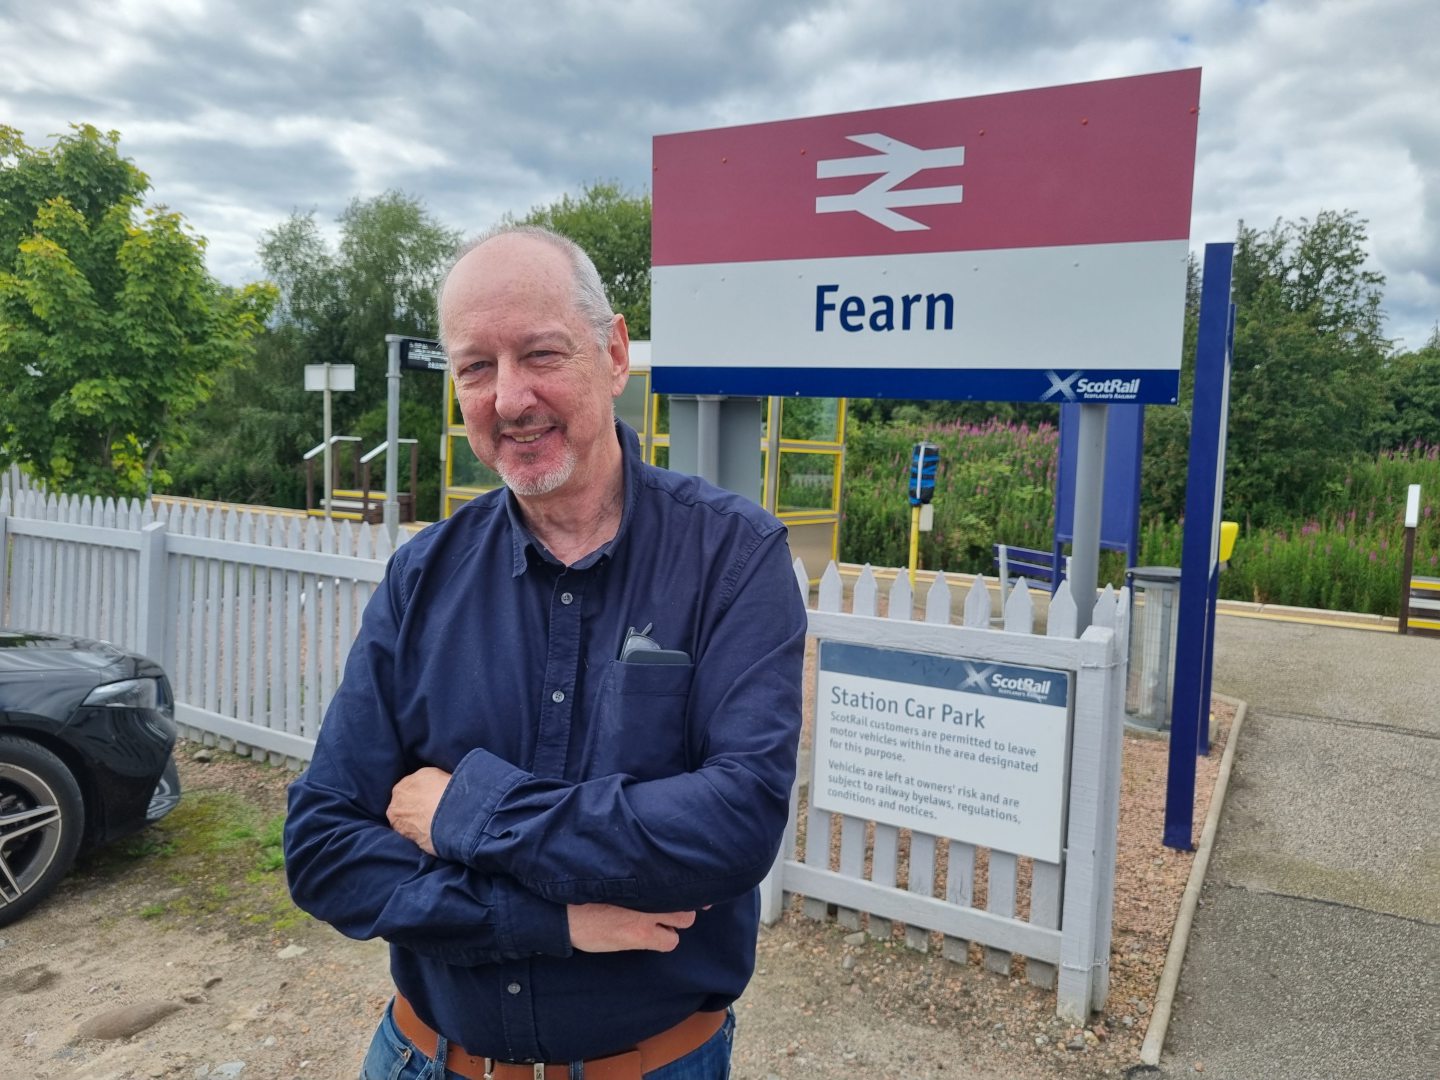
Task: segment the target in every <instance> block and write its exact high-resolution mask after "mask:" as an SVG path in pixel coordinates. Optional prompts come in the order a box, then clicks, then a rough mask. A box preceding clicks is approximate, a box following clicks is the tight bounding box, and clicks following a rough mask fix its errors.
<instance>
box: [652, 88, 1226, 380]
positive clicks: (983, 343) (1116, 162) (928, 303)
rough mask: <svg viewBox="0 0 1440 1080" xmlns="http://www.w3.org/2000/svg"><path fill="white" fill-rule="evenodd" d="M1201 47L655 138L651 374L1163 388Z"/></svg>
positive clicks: (1177, 302)
mask: <svg viewBox="0 0 1440 1080" xmlns="http://www.w3.org/2000/svg"><path fill="white" fill-rule="evenodd" d="M1199 96H1200V72H1199V70H1198V69H1191V70H1185V71H1174V72H1165V73H1161V74H1155V75H1141V76H1136V77H1133V78H1126V79H1111V80H1106V81H1103V82H1092V83H1081V84H1076V85H1072V86H1061V87H1053V88H1050V89H1043V90H1026V91H1021V92H1017V93H1008V94H993V95H987V96H984V97H975V98H964V99H959V100H954V101H940V102H932V103H929V104H922V105H910V106H904V107H900V108H890V109H875V110H868V111H864V112H853V113H840V114H835V115H831V116H819V117H811V118H808V119H802V120H785V121H778V122H774V123H766V124H755V125H750V126H746V127H733V128H720V129H715V130H710V131H697V132H688V133H684V134H677V135H663V136H658V137H656V139H655V141H654V170H655V171H654V219H653V241H652V243H653V277H652V312H651V325H652V342H653V353H652V355H653V363H654V366H653V375H652V378H653V381H654V389H655V390H656V391H657V392H660V393H717V394H744V395H766V394H802V395H810V396H822V397H833V396H852V397H910V398H973V399H982V400H994V401H1054V402H1057V403H1061V404H1065V403H1071V402H1166V403H1168V402H1173V401H1175V400H1176V397H1177V394H1178V390H1179V371H1180V352H1181V335H1182V327H1183V318H1184V298H1185V273H1186V263H1187V259H1188V254H1189V236H1190V201H1191V193H1192V187H1193V180H1194V166H1195V136H1196V127H1197V122H1198V112H1199Z"/></svg>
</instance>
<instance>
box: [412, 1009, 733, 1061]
mask: <svg viewBox="0 0 1440 1080" xmlns="http://www.w3.org/2000/svg"><path fill="white" fill-rule="evenodd" d="M392 1015H393V1016H394V1018H395V1026H396V1027H397V1028H399V1029H400V1034H402V1035H404V1036H405V1037H406V1038H407V1039H409V1040H410V1041H411V1042H412V1043H414V1044H415V1045H416V1047H418V1048H419V1050H420V1052H421V1053H422V1054H424V1055H425V1056H426V1057H428V1058H431V1059H432V1060H433V1059H434V1057H435V1052H436V1051H437V1050H438V1049H439V1046H440V1037H439V1036H438V1035H437V1034H436V1032H435V1029H434V1028H432V1027H431V1026H430V1025H429V1024H427V1023H425V1021H424V1020H421V1019H420V1017H418V1016H416V1015H415V1010H414V1008H412V1007H411V1005H410V1002H408V1001H407V1000H405V995H404V994H402V993H400V992H399V991H396V993H395V1007H394V1009H393V1011H392ZM724 1023H725V1013H724V1012H697V1013H691V1014H690V1015H689V1016H687V1017H686V1018H685V1019H684V1020H681V1021H680V1023H678V1024H676V1025H675V1026H674V1027H672V1028H669V1029H668V1030H666V1031H662V1032H660V1034H659V1035H652V1036H650V1038H648V1039H641V1040H640V1041H639V1042H638V1043H636V1044H635V1047H634V1049H631V1050H627V1051H625V1052H624V1053H621V1054H611V1055H610V1056H609V1057H602V1058H590V1059H589V1060H587V1061H586V1062H585V1080H640V1078H641V1077H642V1076H644V1075H645V1074H646V1073H647V1072H653V1071H654V1070H656V1069H658V1068H660V1067H661V1066H662V1065H669V1064H670V1063H671V1062H672V1061H675V1060H677V1059H678V1058H682V1057H684V1056H685V1055H686V1054H688V1053H690V1052H691V1051H692V1050H698V1049H699V1048H700V1047H701V1046H703V1045H704V1044H705V1042H706V1041H707V1040H708V1039H709V1038H710V1037H711V1036H712V1035H714V1034H715V1033H716V1032H717V1031H719V1030H720V1027H721V1025H722V1024H724ZM445 1067H446V1068H447V1069H449V1070H450V1071H451V1072H453V1073H457V1074H459V1075H460V1076H465V1077H469V1078H470V1080H542V1078H543V1080H569V1077H570V1066H569V1064H567V1063H560V1064H545V1063H539V1062H537V1063H535V1064H533V1065H522V1064H515V1063H512V1062H508V1061H496V1060H495V1059H494V1058H487V1057H482V1056H481V1055H479V1054H472V1053H470V1052H469V1051H467V1050H465V1049H463V1048H462V1047H460V1046H458V1045H457V1044H455V1043H451V1044H450V1048H449V1053H448V1056H447V1057H446V1059H445Z"/></svg>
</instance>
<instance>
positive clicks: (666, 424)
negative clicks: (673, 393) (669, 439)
mask: <svg viewBox="0 0 1440 1080" xmlns="http://www.w3.org/2000/svg"><path fill="white" fill-rule="evenodd" d="M655 434H656V435H669V434H670V395H669V394H656V395H655Z"/></svg>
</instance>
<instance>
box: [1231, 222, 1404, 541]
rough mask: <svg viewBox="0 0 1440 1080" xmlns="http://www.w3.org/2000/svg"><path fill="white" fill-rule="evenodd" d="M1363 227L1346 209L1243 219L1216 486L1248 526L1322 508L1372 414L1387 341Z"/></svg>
mask: <svg viewBox="0 0 1440 1080" xmlns="http://www.w3.org/2000/svg"><path fill="white" fill-rule="evenodd" d="M1365 225H1366V223H1365V222H1364V220H1362V219H1360V218H1358V217H1357V216H1356V215H1355V214H1354V212H1353V211H1344V212H1339V213H1337V212H1334V211H1321V212H1320V213H1319V214H1317V215H1316V217H1315V220H1314V221H1310V220H1308V219H1305V218H1301V219H1300V220H1299V221H1296V222H1285V221H1277V222H1276V223H1275V225H1273V226H1272V227H1271V228H1270V229H1268V230H1265V231H1264V232H1260V231H1258V230H1255V229H1251V228H1247V227H1246V226H1245V225H1244V223H1243V222H1242V223H1241V225H1240V228H1239V236H1238V238H1237V244H1236V249H1235V272H1234V286H1233V289H1234V293H1233V295H1234V301H1235V305H1236V318H1235V348H1234V368H1233V372H1232V379H1231V392H1230V435H1229V445H1228V449H1227V467H1226V478H1225V485H1226V503H1227V504H1228V505H1229V506H1232V507H1234V510H1233V512H1234V513H1238V514H1241V515H1243V516H1244V517H1246V518H1248V519H1251V520H1253V521H1256V522H1261V521H1279V520H1284V519H1285V518H1287V517H1290V516H1294V515H1299V514H1304V513H1306V512H1307V511H1309V510H1311V509H1313V508H1314V507H1315V506H1317V505H1319V504H1320V503H1321V502H1322V501H1323V500H1324V499H1325V498H1326V497H1327V496H1328V495H1329V494H1331V493H1332V492H1331V489H1332V488H1333V487H1334V486H1335V485H1336V484H1339V483H1341V479H1340V478H1341V477H1342V476H1343V474H1344V471H1345V468H1346V466H1347V465H1348V464H1349V463H1350V462H1351V461H1352V460H1353V459H1354V458H1355V457H1356V455H1358V454H1360V453H1362V452H1363V451H1364V450H1365V449H1366V448H1367V447H1368V445H1369V443H1370V441H1371V440H1372V438H1373V435H1374V431H1375V428H1376V425H1377V423H1378V421H1379V419H1380V417H1381V414H1382V405H1383V373H1384V370H1385V364H1386V359H1387V356H1388V354H1389V352H1390V343H1389V342H1388V341H1387V340H1386V339H1385V338H1384V336H1383V334H1382V324H1383V314H1382V312H1381V306H1380V305H1381V299H1382V294H1381V290H1382V288H1383V285H1384V278H1383V277H1382V276H1381V275H1380V274H1378V273H1375V272H1374V271H1371V270H1368V269H1366V266H1365V263H1366V242H1367V239H1368V237H1367V234H1366V230H1365Z"/></svg>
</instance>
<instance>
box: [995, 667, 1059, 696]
mask: <svg viewBox="0 0 1440 1080" xmlns="http://www.w3.org/2000/svg"><path fill="white" fill-rule="evenodd" d="M990 686H991V689H993V690H994V691H995V693H997V694H999V695H1000V696H1001V697H1022V698H1028V699H1029V700H1031V701H1045V700H1047V699H1048V698H1049V697H1050V680H1049V679H1032V678H1030V677H1029V676H1028V675H1025V676H1022V677H1020V678H1008V677H1006V676H1004V675H1001V674H1000V673H999V672H998V671H997V672H996V673H995V674H993V675H991V676H990Z"/></svg>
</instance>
